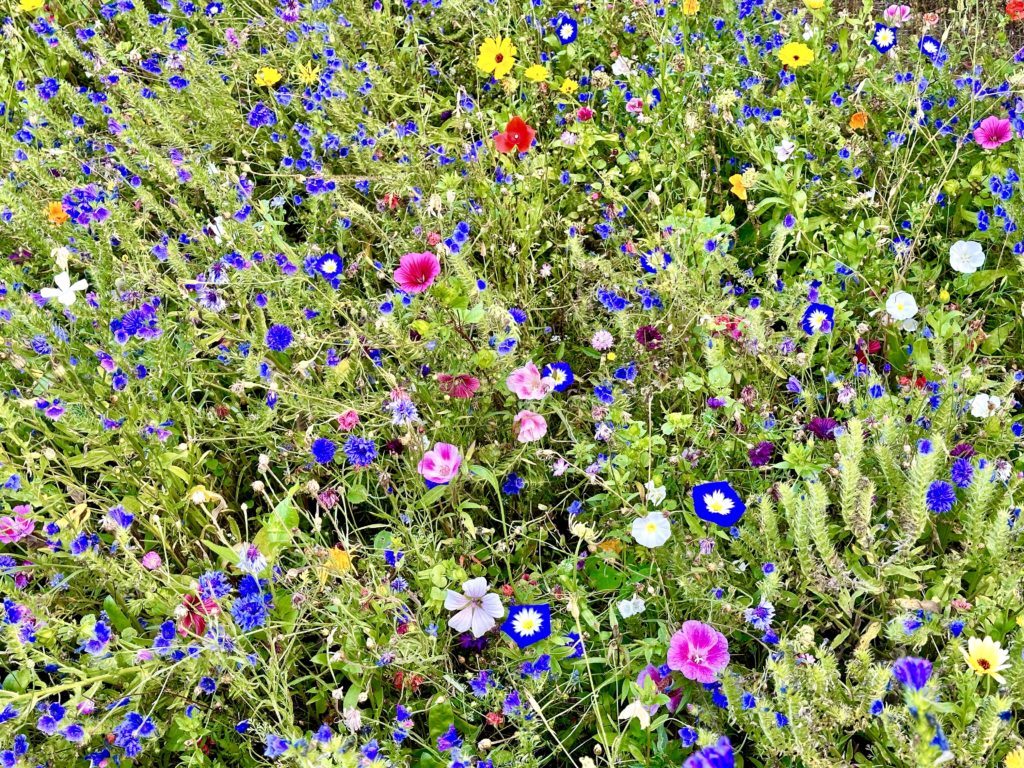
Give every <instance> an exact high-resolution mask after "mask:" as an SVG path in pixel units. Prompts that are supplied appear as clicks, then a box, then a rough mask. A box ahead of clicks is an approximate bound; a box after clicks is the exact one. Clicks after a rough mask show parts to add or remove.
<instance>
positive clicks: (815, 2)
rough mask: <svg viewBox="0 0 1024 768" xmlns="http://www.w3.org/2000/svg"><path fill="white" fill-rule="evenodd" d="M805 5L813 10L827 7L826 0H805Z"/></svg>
mask: <svg viewBox="0 0 1024 768" xmlns="http://www.w3.org/2000/svg"><path fill="white" fill-rule="evenodd" d="M804 5H806V6H807V7H808V8H810V9H811V10H812V11H820V10H821V9H822V8H824V7H825V0H804Z"/></svg>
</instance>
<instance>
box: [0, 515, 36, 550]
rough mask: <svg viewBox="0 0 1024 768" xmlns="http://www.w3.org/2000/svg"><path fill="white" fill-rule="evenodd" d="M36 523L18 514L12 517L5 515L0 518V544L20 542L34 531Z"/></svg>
mask: <svg viewBox="0 0 1024 768" xmlns="http://www.w3.org/2000/svg"><path fill="white" fill-rule="evenodd" d="M35 527H36V522H35V520H32V519H31V518H28V517H23V516H22V515H20V514H18V515H15V516H14V517H10V516H7V515H5V516H4V517H0V542H2V543H4V544H13V543H14V542H16V541H21V540H22V539H24V538H25V537H26V536H28V535H29V534H31V533H32V531H34V530H35Z"/></svg>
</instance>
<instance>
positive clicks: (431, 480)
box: [416, 443, 462, 488]
mask: <svg viewBox="0 0 1024 768" xmlns="http://www.w3.org/2000/svg"><path fill="white" fill-rule="evenodd" d="M461 466H462V454H461V453H459V449H458V448H456V447H455V446H454V445H452V444H451V443H435V444H434V447H433V448H432V449H431V450H429V451H427V452H426V453H424V454H423V458H422V459H420V463H419V466H417V467H416V470H417V471H418V472H419V473H420V475H422V476H423V479H424V480H425V481H426V482H427V485H429V486H430V487H431V488H433V487H434V486H436V485H448V483H450V482H451V481H452V480H454V479H455V476H456V475H457V474H459V467H461Z"/></svg>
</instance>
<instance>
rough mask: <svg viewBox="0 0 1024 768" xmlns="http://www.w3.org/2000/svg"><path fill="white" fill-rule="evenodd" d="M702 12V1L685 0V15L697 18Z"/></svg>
mask: <svg viewBox="0 0 1024 768" xmlns="http://www.w3.org/2000/svg"><path fill="white" fill-rule="evenodd" d="M699 10H700V0H683V15H684V16H696V15H697V11H699Z"/></svg>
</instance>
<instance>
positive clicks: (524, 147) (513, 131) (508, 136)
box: [494, 115, 537, 152]
mask: <svg viewBox="0 0 1024 768" xmlns="http://www.w3.org/2000/svg"><path fill="white" fill-rule="evenodd" d="M536 135H537V132H536V131H535V130H533V128H531V127H530V126H528V125H527V124H526V121H525V120H523V118H521V117H519V115H516V116H515V117H513V118H512V119H511V120H509V121H508V125H506V126H505V130H504V132H503V133H499V134H498V135H497V136H495V137H494V146H495V147H497V149H498V151H499V152H511V151H512V150H513V149H517V150H519V151H520V152H529V151H530V146H531V145H532V144H533V137H534V136H536Z"/></svg>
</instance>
